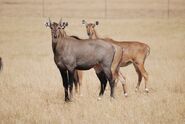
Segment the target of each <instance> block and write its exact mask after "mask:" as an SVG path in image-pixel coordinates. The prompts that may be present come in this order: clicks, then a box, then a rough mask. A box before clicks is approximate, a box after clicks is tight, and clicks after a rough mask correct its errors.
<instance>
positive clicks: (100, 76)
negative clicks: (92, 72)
mask: <svg viewBox="0 0 185 124" xmlns="http://www.w3.org/2000/svg"><path fill="white" fill-rule="evenodd" d="M96 75H97V77H98V79H99V80H100V83H101V88H100V93H99V96H100V97H101V96H103V94H104V92H105V88H106V85H107V78H106V76H105V73H104V72H103V71H101V72H97V73H96Z"/></svg>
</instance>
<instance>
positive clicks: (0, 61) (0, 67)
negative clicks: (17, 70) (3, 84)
mask: <svg viewBox="0 0 185 124" xmlns="http://www.w3.org/2000/svg"><path fill="white" fill-rule="evenodd" d="M2 69H3V62H2V58H1V57H0V71H1V70H2Z"/></svg>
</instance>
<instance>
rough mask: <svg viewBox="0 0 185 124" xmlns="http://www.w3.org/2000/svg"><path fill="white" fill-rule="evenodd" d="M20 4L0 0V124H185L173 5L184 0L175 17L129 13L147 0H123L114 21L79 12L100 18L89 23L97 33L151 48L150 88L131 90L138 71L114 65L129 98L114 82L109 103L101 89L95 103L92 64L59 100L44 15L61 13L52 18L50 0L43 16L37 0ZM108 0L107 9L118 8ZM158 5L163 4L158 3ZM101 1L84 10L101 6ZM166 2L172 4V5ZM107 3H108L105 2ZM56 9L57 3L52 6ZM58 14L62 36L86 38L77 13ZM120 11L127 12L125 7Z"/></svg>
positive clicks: (179, 31) (182, 35) (182, 62)
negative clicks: (77, 89)
mask: <svg viewBox="0 0 185 124" xmlns="http://www.w3.org/2000/svg"><path fill="white" fill-rule="evenodd" d="M25 1H26V0H15V2H12V1H11V0H1V2H0V16H1V17H0V56H1V57H2V58H3V62H4V68H3V71H2V72H1V73H0V123H1V124H15V123H17V124H113V123H114V124H159V123H160V124H185V75H184V74H185V18H183V17H185V16H184V15H183V14H184V13H180V10H179V9H182V10H184V9H183V8H182V7H183V5H184V3H185V2H182V1H181V2H182V3H180V2H179V1H180V0H178V1H177V2H179V3H178V4H177V7H176V8H178V9H177V10H178V11H177V13H175V11H174V12H173V13H172V14H173V15H178V14H179V13H180V15H179V16H177V17H175V16H174V18H169V19H167V18H166V16H164V17H163V18H161V17H162V16H163V14H164V13H158V11H154V12H153V11H152V12H153V13H151V14H154V15H155V16H154V18H152V17H153V15H150V11H149V12H148V13H147V18H144V17H145V14H146V13H142V12H143V11H142V10H141V13H140V14H141V15H142V16H141V17H140V16H139V15H137V16H135V15H136V14H135V15H134V14H133V13H132V11H134V8H137V9H139V8H140V7H147V6H146V5H145V4H146V3H148V2H146V1H147V0H142V1H145V2H143V4H142V3H140V4H137V3H136V4H134V2H133V1H132V2H131V3H130V4H129V3H128V0H125V1H127V2H126V5H127V6H126V5H125V6H126V7H127V9H128V10H130V11H131V14H130V15H129V13H128V15H127V16H124V18H121V17H120V18H119V15H121V11H120V13H118V11H116V10H115V9H114V11H115V12H114V11H113V10H112V11H111V9H110V10H109V11H110V13H108V18H107V19H105V18H99V17H101V16H104V13H101V12H98V11H95V12H94V13H93V14H94V15H96V13H98V14H99V15H98V16H95V18H91V17H90V16H89V13H88V12H85V13H83V14H82V15H83V16H84V18H85V17H86V18H85V19H87V20H88V21H95V20H98V21H99V22H100V25H99V26H98V27H96V29H97V32H98V34H99V35H100V36H102V37H112V38H114V39H116V40H137V41H142V42H144V43H147V44H148V45H149V46H150V47H151V53H150V55H149V57H148V58H147V60H146V69H147V71H148V73H149V90H150V92H149V93H148V94H146V93H145V92H144V85H143V84H144V82H142V83H141V87H140V91H139V92H135V86H136V84H137V74H136V72H135V70H134V68H133V66H132V65H130V66H128V67H125V68H121V72H122V73H123V74H124V75H125V76H126V77H127V85H128V93H129V94H128V95H129V96H128V97H127V98H125V97H124V95H123V91H122V87H121V84H118V87H117V88H116V91H115V92H116V98H115V100H110V97H109V94H110V91H109V88H108V90H106V92H105V95H104V97H103V99H102V100H101V101H98V100H97V98H98V93H99V85H100V83H99V81H98V79H97V77H96V75H95V72H94V70H93V69H91V70H89V71H84V73H83V74H84V76H83V82H82V94H83V95H82V96H79V95H75V96H74V99H73V102H71V103H65V102H64V91H63V85H62V79H61V76H60V74H59V71H58V69H57V67H56V66H55V64H54V61H53V53H52V48H51V34H50V29H48V28H46V27H45V26H44V22H45V21H46V20H47V18H46V17H47V16H51V17H52V20H54V21H57V22H58V21H59V18H60V16H62V15H63V13H64V12H63V11H61V12H63V13H62V14H60V11H57V12H56V13H57V14H56V15H53V14H52V13H54V12H55V9H54V8H55V6H54V5H56V4H52V2H51V3H49V4H51V7H50V8H47V6H49V5H48V4H47V5H46V8H45V11H46V13H45V14H44V15H45V17H42V14H43V13H42V9H43V8H42V6H39V5H38V4H40V3H42V1H41V0H40V1H36V0H35V1H34V0H32V1H31V2H25ZM81 1H82V2H83V0H81ZM110 1H112V7H113V8H121V7H122V6H121V5H123V4H116V2H115V3H114V2H113V0H110ZM117 1H118V0H117ZM150 1H153V5H154V8H155V7H157V4H155V2H154V0H150ZM158 1H159V0H158ZM45 2H49V0H46V1H45ZM55 2H56V3H57V1H56V0H55ZM119 2H120V1H119ZM60 3H62V2H61V1H60ZM95 3H96V4H97V0H96V2H95ZM144 3H145V4H144ZM162 3H164V6H166V5H165V2H164V1H163V2H162ZM68 4H69V3H66V6H67V5H68ZM86 4H89V3H88V2H87V3H86ZM101 5H102V4H100V5H99V4H97V6H95V5H94V6H93V5H91V7H92V8H94V9H95V8H96V7H97V8H99V9H100V10H101ZM132 5H133V6H132ZM137 5H139V6H137ZM172 5H173V7H172V8H173V9H174V8H175V5H176V4H175V3H173V4H172ZM61 6H62V7H64V8H65V9H66V8H67V7H66V6H64V5H61ZM68 6H69V5H68ZM78 6H80V5H79V4H78ZM102 6H104V5H102ZM108 6H111V2H110V3H108ZM150 6H152V5H150ZM162 6H163V4H162V5H161V6H159V8H161V7H162ZM57 7H58V8H62V7H59V5H58V4H57V5H56V8H57ZM74 7H76V6H74ZM81 7H83V6H81ZM71 8H72V7H69V8H68V9H69V10H71ZM76 8H77V7H76ZM84 8H85V7H84ZM159 8H157V9H159ZM85 9H87V7H86V8H85ZM85 9H84V11H85ZM137 9H136V10H135V11H137ZM163 9H164V8H163ZM163 9H162V10H161V11H162V12H163ZM82 10H83V9H82ZM89 11H91V10H89ZM47 13H48V15H47ZM65 14H66V13H64V16H63V17H65V18H64V20H66V21H68V23H69V27H67V28H66V32H67V34H69V35H77V36H79V37H82V38H87V35H86V30H85V27H84V26H83V25H82V24H81V20H82V19H84V18H82V17H81V16H79V17H78V18H77V17H76V15H77V14H78V13H77V12H76V13H73V14H74V18H73V16H71V17H70V15H68V16H67V15H65ZM101 14H102V15H101ZM111 14H112V15H111ZM123 14H127V13H126V11H124V12H123ZM158 14H159V18H157V15H158ZM160 14H161V15H160ZM94 15H93V16H94ZM93 16H92V17H93ZM111 17H115V18H111ZM132 17H137V18H134V19H133V18H132ZM139 17H140V18H139Z"/></svg>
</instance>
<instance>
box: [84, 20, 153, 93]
mask: <svg viewBox="0 0 185 124" xmlns="http://www.w3.org/2000/svg"><path fill="white" fill-rule="evenodd" d="M82 23H83V24H85V25H86V30H87V35H88V36H89V39H102V38H99V37H98V35H97V33H96V31H95V26H96V25H98V24H99V22H98V21H96V23H87V22H86V21H85V20H82ZM104 40H106V41H107V42H111V43H113V44H116V45H119V46H120V47H122V49H123V51H124V52H123V56H122V62H121V67H125V66H127V65H129V64H131V63H132V64H133V65H134V67H135V70H136V72H137V74H138V83H137V86H136V91H137V90H139V86H140V84H141V81H142V77H144V79H145V91H146V92H149V90H148V87H147V82H148V73H147V72H146V70H145V67H144V63H145V59H146V57H147V56H148V55H149V53H150V47H149V46H148V45H147V44H144V43H141V42H138V41H115V40H113V39H110V38H104Z"/></svg>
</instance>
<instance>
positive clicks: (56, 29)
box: [45, 18, 68, 39]
mask: <svg viewBox="0 0 185 124" xmlns="http://www.w3.org/2000/svg"><path fill="white" fill-rule="evenodd" d="M45 25H46V27H49V28H50V29H51V35H52V38H54V39H57V38H58V37H59V35H60V32H61V31H62V30H64V29H65V27H66V26H68V22H62V19H60V21H59V23H56V22H51V20H50V18H49V19H48V22H46V24H45Z"/></svg>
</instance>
